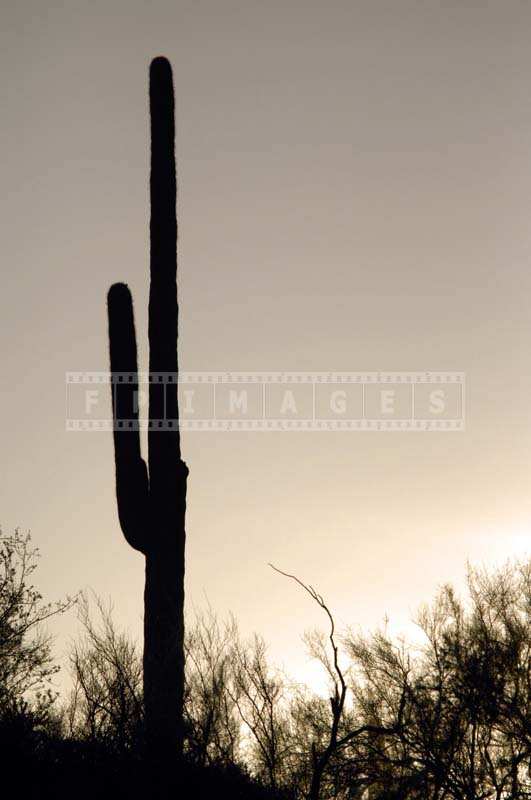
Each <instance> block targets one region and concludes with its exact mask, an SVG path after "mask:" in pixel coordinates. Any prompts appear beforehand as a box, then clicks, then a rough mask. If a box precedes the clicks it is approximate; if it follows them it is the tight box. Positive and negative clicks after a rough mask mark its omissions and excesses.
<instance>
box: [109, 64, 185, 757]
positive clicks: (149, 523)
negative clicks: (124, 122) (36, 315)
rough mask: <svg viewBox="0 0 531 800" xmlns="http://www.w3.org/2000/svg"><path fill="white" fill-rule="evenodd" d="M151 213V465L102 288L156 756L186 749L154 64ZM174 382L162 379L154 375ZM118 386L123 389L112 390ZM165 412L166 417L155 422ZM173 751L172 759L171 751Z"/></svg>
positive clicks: (171, 211) (167, 244)
mask: <svg viewBox="0 0 531 800" xmlns="http://www.w3.org/2000/svg"><path fill="white" fill-rule="evenodd" d="M149 97H150V114H151V178H150V195H151V222H150V237H151V248H150V278H151V282H150V294H149V372H150V385H149V427H148V466H149V474H148V468H147V466H146V463H145V461H144V460H143V459H142V457H141V453H140V434H139V430H138V402H137V398H138V378H137V353H136V337H135V326H134V315H133V304H132V298H131V293H130V291H129V289H128V287H127V286H126V285H125V284H123V283H117V284H114V285H113V286H111V288H110V290H109V294H108V312H109V341H110V362H111V371H112V373H113V375H114V376H116V375H117V374H118V373H125V374H127V373H129V377H124V378H123V381H118V382H117V383H116V384H115V389H114V391H113V414H114V423H115V425H114V429H115V430H114V449H115V465H116V496H117V503H118V515H119V519H120V525H121V527H122V531H123V533H124V536H125V538H126V540H127V542H128V543H129V544H130V545H131V546H132V547H134V548H135V549H136V550H139V551H140V552H141V553H143V554H144V556H145V559H146V583H145V593H144V661H143V671H144V703H145V721H146V736H147V744H148V751H149V753H150V754H151V756H155V757H156V758H157V760H159V761H161V763H162V762H163V763H171V761H172V760H173V758H175V756H176V755H178V754H180V753H181V752H182V742H183V722H182V720H183V686H184V650H183V636H184V615H183V608H184V549H185V527H184V520H185V508H186V479H187V475H188V468H187V466H186V464H185V463H184V462H183V461H182V460H181V449H180V436H179V413H178V401H177V371H178V364H177V321H178V304H177V219H176V211H175V195H176V178H175V154H174V140H175V129H174V100H173V79H172V72H171V66H170V64H169V62H168V61H167V60H166V59H165V58H155V59H154V60H153V61H152V63H151V67H150V85H149ZM162 373H165V374H166V376H168V375H170V376H172V380H173V382H172V383H159V376H160V375H161V374H162ZM118 389H119V391H118ZM161 420H165V421H166V423H165V426H164V427H163V426H162V424H161ZM172 757H173V758H172Z"/></svg>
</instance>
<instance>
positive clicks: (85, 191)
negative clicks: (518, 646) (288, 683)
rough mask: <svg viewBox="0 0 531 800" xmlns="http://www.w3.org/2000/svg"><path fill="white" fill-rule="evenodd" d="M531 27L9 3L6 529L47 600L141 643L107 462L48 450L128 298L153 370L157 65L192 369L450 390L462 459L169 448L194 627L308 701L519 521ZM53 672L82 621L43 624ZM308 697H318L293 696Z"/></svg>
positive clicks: (528, 488)
mask: <svg viewBox="0 0 531 800" xmlns="http://www.w3.org/2000/svg"><path fill="white" fill-rule="evenodd" d="M530 26H531V5H529V4H528V3H525V2H515V0H506V1H505V2H503V3H502V2H486V1H484V2H479V1H475V2H470V1H469V0H464V2H453V1H452V2H450V1H448V2H441V1H439V2H435V1H434V0H424V2H412V0H393V1H392V2H391V1H390V0H389V1H388V2H384V1H383V0H372V1H371V2H369V1H368V0H367V2H362V1H361V0H350V1H349V2H346V1H345V2H343V1H342V0H330V1H329V2H327V3H324V2H315V1H314V0H308V1H307V2H300V1H297V0H283V2H277V0H270V2H267V3H264V2H257V1H256V0H247V2H235V1H234V0H194V2H185V1H184V0H172V1H171V2H163V1H162V0H156V1H155V2H150V3H147V2H139V1H138V0H128V2H123V1H122V0H115V1H114V2H113V1H112V0H111V1H110V2H109V0H106V2H101V0H95V1H94V2H90V3H89V2H86V1H85V2H79V0H70V1H69V2H64V3H59V2H48V1H47V0H45V1H44V2H43V0H38V2H37V1H35V2H32V1H31V0H26V1H24V0H22V2H20V0H19V2H16V3H15V2H12V1H11V0H7V2H5V3H4V4H3V11H2V25H1V29H2V31H1V33H0V66H1V74H2V76H3V78H2V81H1V84H2V88H1V91H2V97H1V105H2V112H3V113H2V124H1V127H0V137H1V147H2V152H3V153H4V159H2V162H3V163H2V186H3V192H2V199H1V201H0V202H1V203H2V206H3V208H2V219H3V221H4V226H3V233H2V247H3V266H2V271H1V283H0V288H1V295H0V296H1V301H2V313H1V315H0V356H1V363H2V371H1V378H0V381H1V384H0V385H1V406H0V408H1V414H0V426H1V443H2V458H1V460H0V469H1V474H0V524H1V525H2V528H3V531H4V533H8V532H10V531H11V530H12V529H13V528H14V527H15V526H19V527H20V528H21V529H22V530H23V531H26V530H31V533H32V536H33V541H34V543H35V544H36V545H37V546H38V547H39V548H40V550H41V552H42V559H41V565H40V567H39V572H38V575H37V577H38V583H39V588H40V589H41V590H42V592H43V594H44V596H45V597H46V598H47V599H50V600H52V599H54V598H58V597H61V596H64V595H65V594H67V593H70V594H72V593H75V592H76V591H78V590H80V589H87V588H89V587H90V588H92V589H93V590H94V591H95V592H96V593H97V594H99V595H101V596H102V597H104V598H112V602H113V605H114V613H115V618H116V621H117V623H118V624H119V625H120V626H122V627H125V628H126V629H127V630H129V631H130V632H131V634H132V635H134V636H139V635H140V631H141V617H142V587H143V563H142V558H141V556H140V555H139V554H138V553H136V552H134V551H133V550H132V549H130V548H129V546H128V545H127V544H126V542H125V540H124V538H123V536H122V533H121V531H120V528H119V524H118V519H117V512H116V504H115V498H114V463H113V447H112V436H111V435H110V434H108V433H107V434H105V433H71V432H67V431H66V430H65V373H66V372H67V371H73V370H106V369H108V343H107V321H106V309H105V298H106V292H107V289H108V288H109V286H110V284H111V283H113V282H115V281H125V282H127V283H128V284H129V286H130V287H131V290H132V292H133V296H134V301H135V314H136V321H137V337H138V340H139V354H140V368H141V369H147V298H148V288H149V287H148V248H149V242H148V214H149V209H148V168H149V161H148V159H149V155H148V152H149V151H148V148H149V139H148V133H149V128H148V105H147V70H148V65H149V61H150V60H151V58H152V57H154V56H156V55H159V54H163V55H165V56H167V57H168V58H169V59H170V61H171V63H172V65H173V70H174V80H175V92H176V108H177V119H176V125H177V141H176V148H177V164H178V216H179V278H178V280H179V298H180V342H179V355H180V362H181V366H182V368H183V369H187V370H194V371H200V370H221V371H229V370H240V371H250V372H260V371H264V370H277V371H282V370H297V371H312V370H319V371H335V370H337V371H344V372H347V371H361V370H371V371H373V370H459V371H463V372H464V373H465V374H466V383H467V401H466V402H467V407H466V430H465V431H464V432H459V433H422V434H419V433H408V432H404V433H398V434H397V433H393V434H391V433H385V432H380V433H355V432H329V433H323V432H320V433H312V432H309V433H298V434H292V433H287V432H277V433H252V432H231V433H197V432H189V433H184V434H183V440H182V449H183V456H184V458H185V460H186V462H187V463H188V465H189V468H190V477H189V481H188V515H187V579H186V596H187V607H188V610H189V611H191V610H193V609H194V608H203V607H205V605H206V604H210V605H211V606H212V608H213V609H215V610H216V612H217V613H218V614H219V615H220V616H224V615H226V614H227V613H229V612H233V613H234V614H235V616H236V617H237V619H238V620H239V622H240V626H241V629H242V631H243V632H244V634H250V633H251V632H253V631H257V632H259V633H261V634H262V635H263V636H264V637H265V639H266V641H267V642H268V643H269V645H270V655H271V658H272V660H274V661H276V662H278V663H282V664H284V665H285V666H286V668H287V669H288V670H289V671H290V672H291V673H292V674H293V675H295V676H299V677H301V678H304V679H308V680H317V678H316V677H315V674H314V673H313V672H312V670H311V668H310V667H309V665H308V662H307V656H306V654H305V650H304V645H303V643H302V641H301V636H302V634H303V633H304V631H305V630H306V629H308V628H312V627H314V626H319V625H322V626H324V624H325V622H326V620H325V619H324V618H323V617H322V616H321V614H320V612H319V609H318V608H317V607H316V606H314V605H313V606H312V602H311V600H310V599H309V598H308V596H307V595H305V593H304V592H303V591H302V590H300V588H298V587H297V586H296V585H295V584H294V583H292V582H289V581H287V580H286V579H284V578H282V577H281V576H279V575H278V574H276V573H274V572H273V571H272V570H271V569H270V568H269V567H268V562H273V563H275V564H276V565H277V566H278V567H280V568H281V569H284V570H287V571H288V572H293V573H296V574H297V575H298V576H299V577H300V578H301V579H303V580H305V581H307V582H309V583H312V584H313V585H314V586H316V587H317V588H318V589H319V591H320V592H321V593H322V594H323V596H324V597H325V599H326V600H327V602H328V604H329V606H330V608H331V609H332V610H333V612H334V614H335V616H336V619H337V621H338V625H339V627H344V626H351V627H352V628H354V629H357V630H359V629H361V630H370V629H373V628H375V627H376V626H378V625H379V624H380V623H381V621H382V619H383V618H384V617H385V616H386V615H387V616H388V617H389V619H390V621H391V624H392V625H394V626H395V628H396V629H397V630H399V629H404V630H408V629H409V628H408V624H409V623H408V621H409V620H410V619H411V618H412V616H414V614H415V611H416V609H417V608H418V606H419V605H420V604H421V603H423V602H425V601H427V600H429V599H430V598H431V597H432V596H433V595H434V593H435V592H436V590H437V587H438V586H439V585H440V584H441V583H444V582H447V581H451V582H454V583H455V584H456V585H457V586H461V587H462V585H463V578H464V575H465V571H466V562H467V560H469V561H470V562H471V563H472V564H476V565H480V564H484V565H487V566H489V565H490V566H492V565H494V564H497V563H500V562H502V561H504V559H505V558H507V557H514V556H517V557H525V556H526V554H527V553H528V551H529V532H530V526H531V508H530V498H531V471H530V469H529V452H530V450H531V411H530V404H529V397H530V392H531V365H530V364H531V362H530V359H529V351H530V347H529V344H530V342H531V314H530V313H529V298H531V270H530V268H529V262H530V259H531V226H530V218H531V103H530V100H529V97H530V93H529V87H530V86H531V50H530V48H529V30H530ZM52 630H53V632H54V634H56V635H57V644H56V648H57V653H58V655H59V656H60V657H63V656H64V655H65V654H66V652H67V650H68V646H69V642H70V641H71V639H72V637H74V636H75V635H76V632H77V630H78V627H77V622H76V619H75V615H74V614H70V615H69V616H66V617H64V618H62V619H61V620H59V621H56V622H55V623H53V625H52ZM312 676H313V677H312Z"/></svg>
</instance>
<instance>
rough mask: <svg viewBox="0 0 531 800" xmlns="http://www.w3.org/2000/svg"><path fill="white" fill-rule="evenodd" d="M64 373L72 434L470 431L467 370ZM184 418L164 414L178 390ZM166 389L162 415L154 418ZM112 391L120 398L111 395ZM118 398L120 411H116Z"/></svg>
mask: <svg viewBox="0 0 531 800" xmlns="http://www.w3.org/2000/svg"><path fill="white" fill-rule="evenodd" d="M176 378H177V376H176V375H175V373H168V372H162V373H148V372H142V373H140V372H139V373H110V372H68V373H66V430H67V431H113V430H123V431H126V430H159V431H168V430H175V429H176V428H177V427H178V428H179V429H180V430H183V431H203V432H206V431H257V432H259V431H300V432H304V431H396V432H400V431H416V432H426V431H439V432H443V431H448V432H456V431H463V430H464V429H465V373H463V372H437V371H435V372H430V371H428V372H290V371H286V372H189V371H183V372H181V373H179V376H178V382H177V380H176ZM176 385H177V391H178V399H179V419H178V420H177V419H176V418H172V417H171V415H169V414H168V415H167V414H166V405H168V408H172V407H173V404H172V403H171V402H169V403H168V404H166V399H167V398H170V397H171V396H172V394H173V397H174V396H175V391H176ZM150 387H151V391H152V393H153V392H155V393H160V396H159V401H160V402H158V403H157V406H158V407H160V408H164V415H163V417H162V418H161V419H155V420H151V421H148V419H147V409H148V395H149V391H150ZM111 393H112V394H111ZM111 396H112V398H113V402H114V408H115V416H114V417H113V414H112V406H111Z"/></svg>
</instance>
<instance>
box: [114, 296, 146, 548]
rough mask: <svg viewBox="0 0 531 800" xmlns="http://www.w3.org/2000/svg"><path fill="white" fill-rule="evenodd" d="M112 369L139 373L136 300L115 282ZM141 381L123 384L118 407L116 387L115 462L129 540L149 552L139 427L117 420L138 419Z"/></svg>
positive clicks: (120, 514) (118, 496)
mask: <svg viewBox="0 0 531 800" xmlns="http://www.w3.org/2000/svg"><path fill="white" fill-rule="evenodd" d="M107 309H108V318H109V349H110V361H111V372H113V373H133V374H135V375H136V374H137V369H138V368H137V354H136V336H135V323H134V315H133V301H132V298H131V293H130V291H129V289H128V287H127V286H126V285H125V284H123V283H115V284H114V285H113V286H111V288H110V289H109V293H108V295H107ZM137 393H138V382H137V381H132V382H131V383H129V382H126V383H125V384H123V385H120V387H119V395H118V405H119V408H117V407H116V405H117V404H116V395H115V388H114V387H113V392H112V402H113V419H114V422H115V425H114V428H115V430H114V461H115V471H116V499H117V505H118V518H119V520H120V526H121V528H122V531H123V534H124V536H125V538H126V541H127V542H128V543H129V544H130V545H131V547H134V548H135V550H140V552H142V553H145V551H146V524H147V518H148V476H147V468H146V463H145V461H144V460H143V459H142V458H141V456H140V434H139V431H138V430H129V429H128V428H125V429H123V430H120V428H118V427H117V426H116V423H117V422H119V421H120V420H123V419H124V417H126V418H128V419H130V420H133V423H134V422H138V394H137Z"/></svg>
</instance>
